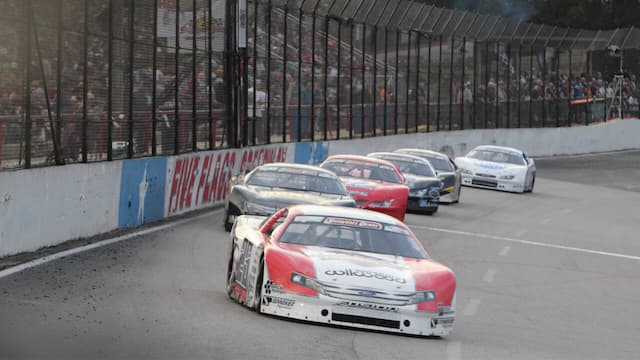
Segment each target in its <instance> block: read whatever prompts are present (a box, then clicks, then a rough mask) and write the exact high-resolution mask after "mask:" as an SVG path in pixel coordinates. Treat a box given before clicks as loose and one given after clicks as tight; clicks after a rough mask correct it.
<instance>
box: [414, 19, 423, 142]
mask: <svg viewBox="0 0 640 360" xmlns="http://www.w3.org/2000/svg"><path fill="white" fill-rule="evenodd" d="M416 36H417V37H418V38H417V44H416V49H417V54H416V96H415V98H416V105H415V110H414V111H415V114H414V117H415V119H414V123H415V126H416V133H417V132H418V130H419V126H418V121H419V117H418V112H419V110H420V45H421V44H420V40H421V39H422V34H421V33H420V32H416Z"/></svg>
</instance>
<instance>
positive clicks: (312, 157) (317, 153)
mask: <svg viewBox="0 0 640 360" xmlns="http://www.w3.org/2000/svg"><path fill="white" fill-rule="evenodd" d="M327 156H329V142H324V141H316V142H300V143H296V153H295V158H294V161H295V162H296V163H298V164H308V165H317V164H319V163H321V162H323V161H324V159H326V158H327Z"/></svg>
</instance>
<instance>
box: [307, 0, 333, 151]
mask: <svg viewBox="0 0 640 360" xmlns="http://www.w3.org/2000/svg"><path fill="white" fill-rule="evenodd" d="M318 4H320V0H316V4H315V5H314V7H313V13H312V14H311V124H310V128H311V130H310V134H311V141H315V139H316V136H315V135H316V97H315V91H316V16H317V14H316V13H317V11H318ZM327 40H329V33H328V32H327V33H326V38H325V46H326V43H327V42H328V41H327ZM325 55H326V53H325ZM325 60H326V58H325ZM325 63H326V61H325ZM325 75H326V72H325ZM324 96H325V98H326V96H327V93H326V92H325V93H324ZM325 123H326V117H325ZM325 128H326V127H325Z"/></svg>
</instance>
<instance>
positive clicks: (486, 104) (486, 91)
mask: <svg viewBox="0 0 640 360" xmlns="http://www.w3.org/2000/svg"><path fill="white" fill-rule="evenodd" d="M488 124H489V40H486V41H485V49H484V128H485V129H486V128H487V127H488Z"/></svg>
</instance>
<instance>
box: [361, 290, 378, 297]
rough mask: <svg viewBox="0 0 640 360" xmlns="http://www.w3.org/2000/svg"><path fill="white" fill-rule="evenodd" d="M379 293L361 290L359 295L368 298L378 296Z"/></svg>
mask: <svg viewBox="0 0 640 360" xmlns="http://www.w3.org/2000/svg"><path fill="white" fill-rule="evenodd" d="M376 294H377V292H375V291H373V290H360V291H358V295H360V296H368V297H372V296H376Z"/></svg>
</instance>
